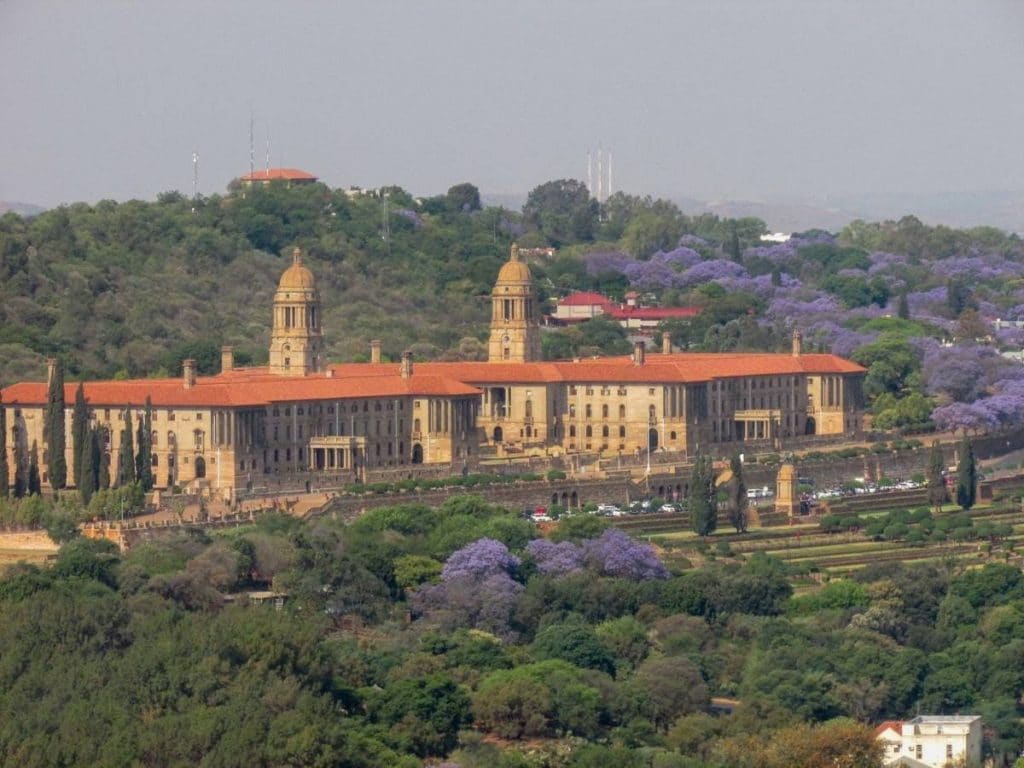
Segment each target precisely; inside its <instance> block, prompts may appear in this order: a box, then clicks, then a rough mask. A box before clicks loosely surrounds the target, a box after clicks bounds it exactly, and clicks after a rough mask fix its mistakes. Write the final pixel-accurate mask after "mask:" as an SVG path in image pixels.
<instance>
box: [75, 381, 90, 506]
mask: <svg viewBox="0 0 1024 768" xmlns="http://www.w3.org/2000/svg"><path fill="white" fill-rule="evenodd" d="M90 438H91V436H90V434H89V406H88V405H87V404H86V402H85V389H84V388H83V387H82V382H78V389H76V390H75V407H74V410H72V412H71V455H72V457H73V462H72V465H71V469H72V476H71V477H72V479H73V480H74V481H75V487H76V488H79V487H81V485H82V458H83V456H84V455H85V451H86V450H92V443H90V442H89V441H90Z"/></svg>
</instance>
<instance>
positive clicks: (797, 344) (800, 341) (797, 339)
mask: <svg viewBox="0 0 1024 768" xmlns="http://www.w3.org/2000/svg"><path fill="white" fill-rule="evenodd" d="M803 351H804V335H803V334H802V333H800V331H793V357H800V355H802V354H803Z"/></svg>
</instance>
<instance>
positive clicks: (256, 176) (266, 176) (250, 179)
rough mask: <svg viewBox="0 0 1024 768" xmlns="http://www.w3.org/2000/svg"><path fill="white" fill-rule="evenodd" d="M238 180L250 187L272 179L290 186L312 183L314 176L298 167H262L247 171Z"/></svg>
mask: <svg viewBox="0 0 1024 768" xmlns="http://www.w3.org/2000/svg"><path fill="white" fill-rule="evenodd" d="M238 180H239V181H240V182H242V184H243V185H245V186H247V187H251V186H252V185H253V184H270V183H271V182H273V181H279V182H282V183H284V184H287V185H288V186H291V185H293V184H312V183H313V182H314V181H316V176H314V175H313V174H311V173H306V171H301V170H299V169H298V168H264V169H263V170H260V171H253V172H252V173H247V174H245V175H244V176H242V177H240V178H239V179H238Z"/></svg>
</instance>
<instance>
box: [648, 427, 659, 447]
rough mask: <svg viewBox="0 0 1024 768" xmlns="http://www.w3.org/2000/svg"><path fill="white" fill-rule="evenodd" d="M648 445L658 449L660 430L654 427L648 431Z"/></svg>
mask: <svg viewBox="0 0 1024 768" xmlns="http://www.w3.org/2000/svg"><path fill="white" fill-rule="evenodd" d="M647 447H648V448H649V449H650V450H652V451H656V450H657V449H658V430H656V429H652V430H649V431H648V432H647Z"/></svg>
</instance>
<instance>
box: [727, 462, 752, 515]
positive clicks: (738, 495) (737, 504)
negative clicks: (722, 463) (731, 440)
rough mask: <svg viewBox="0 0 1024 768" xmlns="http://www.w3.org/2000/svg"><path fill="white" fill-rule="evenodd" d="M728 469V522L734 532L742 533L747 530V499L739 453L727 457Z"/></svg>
mask: <svg viewBox="0 0 1024 768" xmlns="http://www.w3.org/2000/svg"><path fill="white" fill-rule="evenodd" d="M729 469H730V470H732V477H731V478H730V479H729V483H728V488H727V493H728V497H729V498H728V504H729V522H730V523H731V524H732V526H733V528H735V529H736V533H744V532H745V531H746V530H747V504H748V500H747V484H746V483H745V482H743V462H742V461H741V460H740V455H739V453H733V455H732V458H730V459H729Z"/></svg>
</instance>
